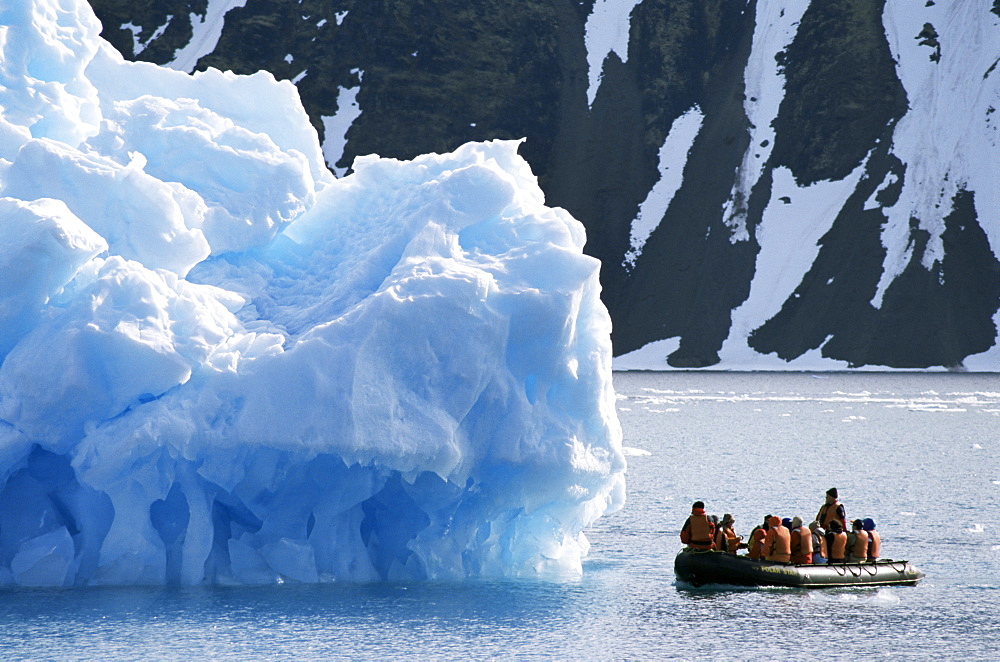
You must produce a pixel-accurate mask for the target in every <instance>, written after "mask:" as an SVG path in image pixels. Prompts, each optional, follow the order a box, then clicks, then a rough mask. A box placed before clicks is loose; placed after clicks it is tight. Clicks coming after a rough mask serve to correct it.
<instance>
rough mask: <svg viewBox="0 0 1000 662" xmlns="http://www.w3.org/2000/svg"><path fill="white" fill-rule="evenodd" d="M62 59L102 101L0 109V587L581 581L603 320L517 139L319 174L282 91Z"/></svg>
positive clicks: (605, 424)
mask: <svg viewBox="0 0 1000 662" xmlns="http://www.w3.org/2000/svg"><path fill="white" fill-rule="evenodd" d="M57 5H58V6H57ZM63 5H66V6H67V7H68V8H69V10H70V11H68V12H65V13H62V14H59V16H60V17H61V18H63V19H67V20H69V21H70V23H72V22H73V17H74V16H82V17H83V18H80V20H81V21H82V22H83V23H85V24H86V25H82V26H77V27H79V28H80V29H79V30H75V29H72V28H73V26H72V25H71V26H69V27H70V28H71V29H67V30H65V31H60V30H56V29H55V28H54V27H53V26H52V25H49V26H47V27H45V26H43V27H42V29H41V30H35V32H31V30H28V31H27V32H24V31H21V32H18V33H17V34H18V38H20V37H21V36H22V35H24V34H41V33H45V34H46V35H49V36H51V37H52V38H53V39H55V40H56V41H58V40H59V39H61V38H66V39H75V38H76V37H77V36H78V35H79V34H83V33H86V32H87V30H91V28H92V27H93V25H92V24H96V21H95V20H94V19H93V17H92V14H90V13H89V7H88V6H87V5H86V3H85V2H83V1H82V0H59V1H58V2H56V0H26V2H25V3H22V4H21V5H19V7H27V8H28V10H26V11H10V12H5V13H3V14H2V15H0V20H4V21H8V22H9V21H11V20H13V21H15V24H14V25H13V26H6V27H8V28H10V29H11V30H12V31H18V30H20V29H21V28H23V27H25V26H24V25H19V24H17V21H21V22H26V21H29V20H34V18H38V20H40V21H42V22H44V21H51V20H53V17H54V16H55V15H56V13H57V11H56V10H57V9H59V8H61V7H62V6H63ZM36 10H37V11H36ZM88 25H90V28H88V27H87V26H88ZM32 29H35V28H34V27H33V28H32ZM81 31H82V32H81ZM91 32H93V30H91ZM93 38H94V39H96V35H94V36H93ZM15 41H16V40H13V41H11V40H8V42H6V44H5V45H4V46H3V47H4V48H7V47H8V46H10V44H13V43H14V42H15ZM22 45H24V46H25V49H24V50H23V53H27V54H29V55H30V54H31V53H35V52H36V51H37V52H42V51H44V53H45V57H48V56H49V55H51V52H52V49H53V48H55V49H56V50H58V44H56V45H52V44H48V43H46V44H30V43H28V44H22ZM45 49H49V50H45ZM66 52H68V53H75V54H78V55H81V56H82V62H83V63H85V62H86V60H87V58H88V57H91V56H92V60H91V61H90V63H89V64H87V65H86V69H85V70H84V69H81V68H80V67H81V66H83V64H81V63H77V64H76V65H67V66H68V67H69V69H68V70H67V71H68V74H66V72H63V73H64V74H66V75H63V76H62V77H63V78H66V79H70V78H72V79H73V81H74V84H78V85H76V88H74V89H78V90H79V92H78V93H79V94H80V95H81V96H80V98H79V99H78V102H79V107H80V108H83V107H85V106H86V107H88V108H90V110H89V111H88V112H91V114H93V113H95V112H98V111H99V116H98V117H96V118H95V117H88V118H84V117H83V116H82V115H81V116H80V117H79V118H77V119H75V120H74V119H73V118H75V117H76V116H75V115H73V114H72V113H69V114H65V113H64V114H61V115H59V114H58V113H57V115H58V116H59V117H60V118H63V120H65V118H67V117H68V118H70V120H67V121H69V123H70V124H73V122H76V124H74V125H73V126H69V125H67V126H66V127H63V128H68V129H71V130H69V131H65V132H62V133H61V134H60V135H59V136H56V135H46V136H40V135H37V134H35V133H34V131H35V129H36V128H43V127H46V126H49V127H54V126H55V124H53V123H51V122H49V123H48V124H46V123H44V122H35V121H34V118H33V117H28V115H27V114H20V115H19V114H17V113H13V114H12V115H5V120H4V121H5V122H7V124H5V125H0V149H2V150H4V153H5V154H13V160H7V161H4V162H2V163H0V169H3V170H4V171H5V172H4V173H3V177H2V178H0V180H2V181H3V182H4V184H3V185H4V187H5V189H4V190H5V191H6V193H7V195H14V194H16V195H17V197H19V198H21V199H20V200H18V199H8V200H0V224H3V226H4V227H3V229H4V233H3V234H2V235H0V266H3V267H4V269H5V271H4V275H5V276H6V275H7V274H8V273H9V274H15V275H16V276H17V278H18V279H19V280H18V283H14V281H13V280H11V281H4V283H3V286H2V287H4V288H5V289H3V290H0V295H2V296H0V317H2V318H3V320H4V321H5V322H10V324H9V325H5V326H4V327H3V330H2V331H0V339H2V341H3V343H5V350H4V351H5V356H4V357H3V362H2V365H0V584H18V583H20V584H32V585H66V584H74V585H85V584H150V583H152V584H160V583H171V584H198V583H202V582H219V583H231V582H243V583H259V582H284V581H300V582H313V581H330V580H356V581H370V580H376V579H421V578H457V577H468V576H547V577H558V576H576V575H579V573H580V572H581V570H582V566H581V559H582V557H583V556H584V555H585V554H586V552H587V549H588V546H589V544H588V542H587V540H586V538H585V536H584V535H583V533H582V531H583V530H584V529H585V528H586V527H587V526H589V525H590V524H592V523H593V522H594V521H595V520H596V519H597V518H598V517H600V516H601V515H603V514H604V513H606V512H609V511H611V510H614V509H616V508H618V507H620V506H621V505H622V503H623V502H624V497H625V495H624V471H625V462H624V456H623V453H622V450H621V428H620V426H619V424H618V420H617V418H616V413H615V409H614V407H615V396H614V393H613V389H612V386H611V344H610V330H611V326H610V318H609V317H608V314H607V311H606V310H605V308H604V306H603V305H602V304H601V302H600V297H599V292H600V285H599V281H598V272H599V264H598V263H597V261H596V260H594V259H592V258H590V257H587V256H585V255H584V254H583V253H582V248H583V245H584V243H585V239H586V238H585V236H584V231H583V227H582V225H581V224H580V223H578V222H577V221H576V220H574V219H573V218H572V217H571V216H570V215H569V214H568V213H567V212H565V211H564V210H561V209H551V208H549V207H546V206H545V204H544V196H543V195H542V192H541V190H540V189H539V187H538V185H537V181H536V180H535V178H534V176H533V175H532V173H531V171H530V168H529V167H528V165H527V163H526V162H525V161H524V160H523V159H522V158H521V157H520V156H519V155H518V153H517V151H518V143H517V142H502V141H501V142H493V143H485V144H469V145H465V146H463V147H461V148H459V149H457V150H456V151H455V152H453V153H450V154H441V155H437V154H432V155H426V156H422V157H419V158H417V159H414V160H413V161H411V162H401V161H396V160H391V159H381V158H379V157H377V156H369V157H365V158H361V159H358V160H357V161H356V163H355V166H354V172H355V174H354V175H352V176H350V177H346V178H344V179H342V180H336V179H334V178H333V177H332V176H331V175H330V173H329V172H327V171H325V169H324V167H323V162H322V154H321V151H320V149H319V145H318V141H317V140H316V135H315V131H314V130H312V128H311V126H310V125H309V123H308V120H307V118H306V117H305V113H304V111H303V110H302V109H301V107H300V106H299V105H298V103H297V97H296V96H295V94H294V88H293V87H292V86H291V85H290V84H287V83H277V82H276V81H274V79H273V77H271V76H270V75H258V76H252V77H239V76H235V75H232V74H221V73H219V72H214V73H213V72H205V73H204V74H201V75H196V76H187V75H186V74H181V73H178V72H173V71H166V70H163V69H159V68H156V67H152V66H151V65H143V64H134V63H125V62H123V61H122V60H121V59H120V58H117V57H116V56H114V55H112V54H111V53H110V52H109V49H108V47H107V46H106V45H103V44H102V45H100V46H99V47H98V48H97V49H96V54H95V49H94V48H92V47H91V46H86V47H83V48H82V50H73V49H72V48H69V49H68V50H67V51H66ZM4 53H5V55H12V51H9V50H5V51H4ZM42 59H43V60H44V58H42ZM12 62H13V60H12ZM15 65H17V62H13V64H11V66H8V67H7V69H6V70H5V71H6V73H7V74H10V72H14V73H15V74H17V72H18V71H21V70H19V69H17V66H15ZM73 67H76V68H73ZM60 71H61V70H60ZM81 72H84V73H81ZM21 74H23V71H22V72H21ZM84 74H85V75H84ZM23 75H27V74H23ZM74 77H75V78H74ZM87 77H91V78H92V79H93V85H90V84H89V83H88V84H85V83H87V80H86V79H87ZM16 87H17V86H16V85H14V86H13V87H11V86H8V89H15V88H16ZM21 87H22V88H24V86H23V85H22V86H21ZM69 89H70V87H69V86H66V87H65V88H64V90H69ZM0 95H2V94H0ZM265 97H266V98H268V99H269V100H271V103H269V104H260V103H250V102H249V101H250V100H254V101H255V100H257V99H260V98H265ZM0 101H3V99H0ZM283 103H284V104H286V105H287V107H283V106H282V104H283ZM88 104H89V105H88ZM12 118H13V119H12ZM95 120H99V121H100V122H98V121H95ZM61 121H62V120H61ZM98 123H100V131H99V133H97V132H96V127H97V126H98ZM64 124H65V122H64ZM29 129H30V130H29ZM74 137H75V138H74ZM71 138H73V140H76V143H74V142H73V140H71ZM78 138H88V140H86V141H85V142H83V143H79V140H77V139H78ZM52 173H56V174H57V175H58V177H55V178H53V181H44V177H42V175H45V176H50V175H52ZM33 175H34V176H36V177H34V178H33ZM52 196H56V197H58V198H59V201H54V200H48V199H47V198H51V197H52ZM71 210H72V211H71ZM8 230H9V232H8ZM205 238H207V242H208V244H210V248H211V251H212V256H210V257H207V258H206V255H208V251H207V248H206V244H205Z"/></svg>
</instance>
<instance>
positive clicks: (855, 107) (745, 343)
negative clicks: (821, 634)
mask: <svg viewBox="0 0 1000 662" xmlns="http://www.w3.org/2000/svg"><path fill="white" fill-rule="evenodd" d="M92 3H93V5H94V6H95V8H96V9H97V12H98V15H99V16H101V17H102V18H103V19H104V21H105V34H106V35H107V36H108V38H109V39H111V40H112V42H113V43H115V44H116V45H117V46H118V48H120V49H121V50H122V51H123V52H125V54H126V55H127V56H130V57H132V56H137V57H139V58H148V59H150V60H152V61H156V62H159V63H161V64H167V65H169V66H182V67H191V66H197V67H199V68H200V67H204V66H206V65H212V66H217V67H220V68H223V69H226V68H233V69H234V70H236V71H246V72H250V71H256V70H257V69H261V68H263V69H267V70H269V71H272V72H274V73H275V75H276V76H278V77H279V78H288V79H289V80H294V81H296V84H297V86H298V88H299V90H300V92H301V93H302V96H303V99H304V102H305V105H306V107H307V110H308V112H309V114H310V116H311V118H312V120H313V124H314V125H315V126H316V127H317V128H318V129H319V130H320V131H321V132H322V131H323V129H324V127H329V128H330V133H331V134H332V135H329V136H327V137H326V142H325V146H326V150H325V154H326V155H327V158H328V159H330V161H331V166H334V167H335V168H336V169H337V172H338V173H343V172H345V171H346V170H347V169H348V168H349V166H350V163H351V161H352V159H353V157H354V156H355V155H359V154H365V153H369V152H374V153H379V154H382V155H386V156H395V157H406V158H409V157H412V156H414V155H416V154H419V153H423V152H427V151H443V150H448V149H452V148H454V147H455V146H457V145H459V144H461V143H463V142H465V141H466V140H468V139H488V138H521V137H526V138H527V140H526V141H525V143H524V144H523V146H522V148H521V153H522V154H523V155H524V156H525V158H526V159H527V160H528V161H529V163H531V165H532V168H533V170H534V171H535V172H536V173H538V175H539V181H540V184H541V186H542V189H543V191H544V192H545V194H546V198H547V201H548V202H549V203H550V204H552V205H558V206H562V207H565V208H566V209H568V210H569V211H570V212H571V213H573V215H574V216H575V217H577V218H579V219H580V220H582V221H583V223H584V225H585V226H586V228H587V232H588V243H587V246H586V251H587V252H588V253H589V254H591V255H593V256H595V257H598V258H600V259H601V261H602V265H603V266H602V272H601V279H602V284H603V286H604V291H603V294H602V297H603V299H604V301H605V302H606V304H607V305H608V307H609V310H610V312H611V315H612V318H613V320H614V336H613V337H614V346H615V354H616V355H617V356H618V358H617V359H616V365H618V366H619V367H626V366H627V367H633V368H635V367H646V368H654V369H655V368H669V367H709V366H711V367H715V368H736V369H753V368H761V369H843V368H851V367H866V368H869V369H878V368H884V367H894V368H936V369H945V368H948V369H954V368H965V369H974V370H998V369H1000V352H998V351H997V350H996V349H994V348H995V346H996V338H997V324H998V323H1000V316H998V309H1000V261H998V259H997V252H998V251H1000V244H998V242H1000V218H998V213H1000V212H998V211H997V210H998V209H1000V205H998V204H997V196H1000V192H998V191H1000V187H998V186H997V185H996V182H997V174H996V173H997V172H1000V170H998V168H997V165H998V164H997V159H998V149H1000V148H998V145H997V122H998V120H997V119H996V118H997V113H996V109H997V108H998V107H1000V71H998V70H997V58H998V56H1000V3H997V2H994V3H989V2H914V1H912V0H864V1H862V0H855V1H851V2H836V3H831V2H821V1H820V0H813V1H811V2H810V1H806V0H803V1H798V0H768V1H767V2H764V1H763V0H749V1H747V2H732V3H706V2H703V1H701V0H639V1H636V0H584V1H583V2H578V1H576V0H544V1H543V2H535V1H533V0H532V1H531V2H529V1H527V0H525V1H516V2H510V3H504V7H503V10H502V11H501V10H499V9H497V8H494V7H492V6H491V5H487V4H474V5H469V4H468V3H466V2H461V1H459V0H439V1H438V2H435V3H433V4H431V5H427V6H424V5H414V4H413V3H411V2H407V1H406V0H390V1H389V2H385V3H378V4H377V5H375V4H372V3H364V2H360V1H355V0H337V1H335V2H328V1H327V0H322V1H320V0H302V1H301V2H298V3H282V2H278V1H277V0H246V2H245V3H243V2H233V1H232V0H212V1H211V2H203V3H202V5H204V6H203V7H201V8H200V9H196V10H195V11H194V13H192V12H190V11H188V10H182V8H183V7H187V0H140V1H139V2H135V3H131V4H130V5H129V6H127V7H123V6H122V5H121V3H117V2H111V0H92ZM242 5H245V6H242ZM226 9H229V10H230V11H228V13H223V10H226ZM220 16H222V17H223V19H224V27H223V28H222V29H221V30H220V31H218V33H217V34H218V40H217V44H216V46H215V48H214V50H213V51H212V53H211V54H209V55H206V56H205V57H204V58H202V59H201V60H200V61H199V62H198V64H197V65H194V64H193V62H192V61H191V59H190V58H189V54H190V53H192V52H194V51H193V50H192V49H193V46H192V45H191V43H192V39H193V36H192V35H193V34H194V32H196V31H197V30H196V29H197V26H199V25H201V24H203V23H205V24H207V23H211V24H212V25H216V26H218V25H219V22H220ZM123 26H124V27H123ZM136 26H142V29H139V28H137V27H136ZM191 26H195V29H192V27H191ZM189 33H190V34H189ZM136 35H138V36H136ZM137 40H138V41H137ZM140 42H141V43H142V44H143V45H144V46H143V47H144V50H142V52H141V53H136V49H135V48H134V44H136V43H140ZM199 43H202V44H204V43H205V41H204V39H203V40H202V41H201V42H199ZM202 50H204V48H202ZM199 52H200V51H199ZM345 127H346V128H345Z"/></svg>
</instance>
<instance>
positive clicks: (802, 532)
mask: <svg viewBox="0 0 1000 662" xmlns="http://www.w3.org/2000/svg"><path fill="white" fill-rule="evenodd" d="M812 552H813V539H812V531H810V530H809V529H808V528H807V527H806V526H805V525H803V526H799V527H796V528H794V529H792V563H812Z"/></svg>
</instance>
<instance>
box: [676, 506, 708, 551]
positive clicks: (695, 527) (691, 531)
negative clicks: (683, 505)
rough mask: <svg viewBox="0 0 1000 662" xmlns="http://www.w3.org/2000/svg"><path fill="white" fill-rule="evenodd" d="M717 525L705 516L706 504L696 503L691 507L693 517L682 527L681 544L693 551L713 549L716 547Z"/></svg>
mask: <svg viewBox="0 0 1000 662" xmlns="http://www.w3.org/2000/svg"><path fill="white" fill-rule="evenodd" d="M714 539H715V525H714V524H713V523H712V520H710V519H708V515H706V514H705V503H704V502H702V501H695V502H694V505H692V506H691V516H690V517H688V518H687V519H686V520H684V526H683V527H681V542H682V543H684V544H685V545H687V546H688V547H689V548H691V549H713V548H714V547H715V542H714Z"/></svg>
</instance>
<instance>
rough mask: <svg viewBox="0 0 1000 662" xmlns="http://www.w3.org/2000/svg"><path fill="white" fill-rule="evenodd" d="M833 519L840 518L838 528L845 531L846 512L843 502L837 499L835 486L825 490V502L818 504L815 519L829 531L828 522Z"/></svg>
mask: <svg viewBox="0 0 1000 662" xmlns="http://www.w3.org/2000/svg"><path fill="white" fill-rule="evenodd" d="M835 519H837V520H840V528H841V529H842V530H843V531H846V530H847V512H846V511H845V510H844V504H842V503H840V502H839V501H837V488H836V487H831V488H830V489H828V490H827V491H826V503H824V504H823V505H822V506H820V509H819V513H818V514H817V515H816V521H817V522H819V525H820V526H821V527H822V528H824V529H826V530H827V531H829V530H830V522H831V521H833V520H835Z"/></svg>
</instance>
